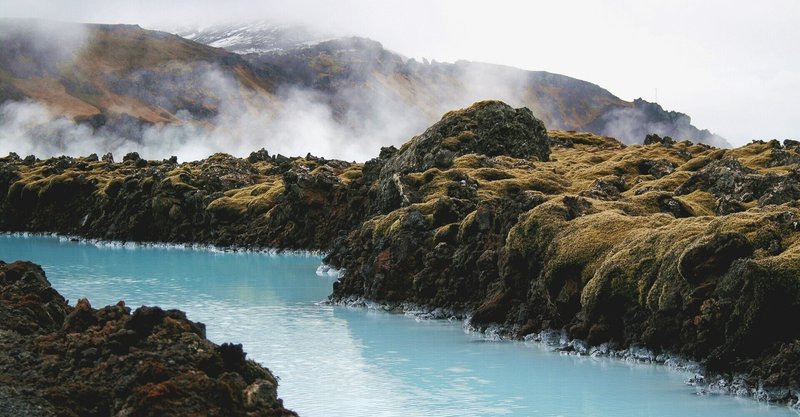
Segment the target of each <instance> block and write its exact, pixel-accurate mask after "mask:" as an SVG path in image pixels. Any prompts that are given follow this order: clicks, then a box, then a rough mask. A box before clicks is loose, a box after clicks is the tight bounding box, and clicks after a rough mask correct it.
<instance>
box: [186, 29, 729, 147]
mask: <svg viewBox="0 0 800 417" xmlns="http://www.w3.org/2000/svg"><path fill="white" fill-rule="evenodd" d="M191 36H192V37H193V39H195V40H197V41H199V42H205V43H208V44H211V45H214V46H221V47H224V48H225V49H227V50H229V51H233V52H242V51H249V52H254V51H255V49H254V48H253V44H254V40H257V39H258V40H261V41H262V42H265V45H268V47H266V48H264V49H262V50H261V51H255V52H257V53H255V54H252V55H250V56H248V57H247V59H248V60H250V61H251V62H253V63H255V64H256V65H263V64H271V65H274V66H276V67H277V68H280V69H282V70H287V71H288V74H287V75H288V76H289V77H290V79H291V80H292V82H294V83H300V84H302V85H304V86H308V87H313V88H315V89H317V90H320V91H325V92H329V93H332V101H334V102H335V103H344V102H347V101H353V100H347V98H349V97H350V96H352V95H353V94H354V93H355V94H356V95H357V96H358V98H359V99H360V100H361V101H360V103H364V102H365V101H366V102H368V103H370V104H363V105H361V106H359V105H358V104H359V103H355V105H354V106H353V107H355V108H356V110H357V109H358V108H359V107H371V106H372V105H374V104H376V103H372V102H374V101H375V100H370V99H371V98H372V97H371V96H373V95H376V96H377V97H380V98H384V99H387V98H388V99H390V100H391V102H392V103H397V102H400V103H405V104H407V105H410V107H412V108H413V109H415V110H419V111H420V112H421V113H422V114H424V115H426V116H427V121H428V123H425V124H424V125H427V124H429V123H431V122H433V121H435V120H436V118H437V116H438V115H439V114H442V113H444V112H445V111H447V110H449V109H451V108H455V107H462V106H465V105H468V104H470V103H473V102H475V101H478V100H483V99H500V100H504V101H506V102H509V103H511V104H513V105H518V106H526V107H529V108H530V109H531V110H533V112H534V114H536V115H537V116H538V117H540V118H541V119H542V120H543V121H544V122H545V124H546V125H547V126H548V127H549V128H551V129H566V130H581V131H590V132H593V133H597V134H602V135H609V136H613V137H615V138H617V139H620V140H621V141H623V142H625V143H641V141H642V140H643V139H644V137H645V136H646V135H647V134H649V133H656V134H659V135H667V136H675V137H676V138H680V139H690V140H694V141H699V142H704V143H709V144H712V145H715V146H730V144H728V143H727V141H725V139H724V138H722V137H720V136H718V135H714V134H712V133H710V132H708V131H705V130H700V129H697V128H695V127H694V126H692V125H691V119H690V118H689V116H687V115H685V114H683V113H678V112H671V111H669V112H668V111H665V110H664V109H662V108H661V107H660V106H658V104H656V103H648V102H646V101H644V100H642V99H637V100H634V101H633V102H627V101H624V100H621V99H619V98H618V97H616V96H614V95H613V94H611V93H610V92H609V91H607V90H605V89H603V88H601V87H599V86H597V85H595V84H592V83H589V82H586V81H582V80H578V79H575V78H571V77H567V76H563V75H559V74H553V73H548V72H545V71H525V70H520V69H517V68H512V67H505V66H501V65H492V64H484V63H476V62H468V61H458V62H456V63H455V64H443V63H436V62H435V61H434V62H433V63H430V62H427V61H425V62H423V63H419V62H417V61H415V60H413V59H411V60H408V59H405V58H403V57H402V56H400V55H398V54H395V53H393V52H391V51H388V50H386V49H384V48H383V47H382V45H381V44H380V43H378V42H375V41H371V40H369V39H363V38H342V39H335V40H331V41H326V42H319V41H318V39H320V38H322V37H321V36H319V35H314V34H312V33H311V32H310V31H303V30H301V29H299V28H297V27H293V28H289V29H287V30H285V31H283V30H281V28H280V27H275V26H270V25H269V24H268V23H264V22H261V23H260V24H255V25H250V26H241V25H240V26H236V29H234V30H231V27H230V26H218V27H211V28H206V29H204V30H199V31H195V32H192V33H191ZM286 39H291V40H292V41H293V44H294V45H295V47H294V48H290V46H291V45H292V43H289V42H286V41H285V40H286ZM278 45H281V47H278ZM343 97H344V98H343ZM377 104H381V103H377ZM341 107H342V106H339V107H336V106H335V108H339V109H341Z"/></svg>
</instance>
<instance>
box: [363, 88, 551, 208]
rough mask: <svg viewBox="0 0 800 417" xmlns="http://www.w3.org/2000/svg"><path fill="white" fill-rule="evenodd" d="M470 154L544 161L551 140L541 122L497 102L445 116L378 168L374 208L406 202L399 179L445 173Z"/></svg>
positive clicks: (480, 104)
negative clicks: (435, 170) (433, 171)
mask: <svg viewBox="0 0 800 417" xmlns="http://www.w3.org/2000/svg"><path fill="white" fill-rule="evenodd" d="M470 153H475V154H481V155H486V156H498V155H505V156H510V157H514V158H537V159H539V160H540V161H547V160H548V159H549V156H550V140H549V138H548V137H547V131H546V129H545V127H544V124H543V123H542V122H541V121H540V120H539V119H537V118H535V117H534V116H533V113H531V111H530V110H529V109H527V108H520V109H513V108H511V107H510V106H508V105H507V104H505V103H502V102H499V101H483V102H479V103H475V104H473V105H472V106H471V107H468V108H466V109H462V110H456V111H452V112H449V113H447V114H445V115H444V117H442V120H440V121H439V122H437V123H436V124H434V125H433V126H431V127H430V128H428V129H427V130H426V131H425V132H424V133H423V134H422V135H420V136H417V137H415V138H413V139H412V140H411V141H409V142H408V143H406V144H405V145H403V147H402V148H401V149H400V150H399V151H398V152H396V153H394V154H393V155H392V156H391V157H390V158H389V159H388V160H387V161H386V162H385V164H383V167H382V168H381V171H380V182H379V190H378V209H379V210H380V211H382V212H388V211H390V210H393V209H395V208H398V207H400V206H401V205H407V204H409V203H410V202H411V201H410V198H409V196H408V195H406V193H405V191H404V190H403V185H402V176H403V175H405V174H408V173H410V172H423V171H426V170H428V169H430V168H438V169H447V168H449V167H450V166H451V165H452V164H453V160H454V159H455V158H456V157H458V156H461V155H466V154H470Z"/></svg>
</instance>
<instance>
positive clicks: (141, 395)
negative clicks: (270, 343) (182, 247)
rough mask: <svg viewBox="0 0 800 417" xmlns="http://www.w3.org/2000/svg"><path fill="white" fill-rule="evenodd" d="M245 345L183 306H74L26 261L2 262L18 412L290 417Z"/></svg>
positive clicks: (5, 357) (7, 349)
mask: <svg viewBox="0 0 800 417" xmlns="http://www.w3.org/2000/svg"><path fill="white" fill-rule="evenodd" d="M277 386H278V384H277V381H276V379H275V377H274V376H273V375H272V374H271V373H270V372H269V370H268V369H266V368H263V367H262V366H260V365H258V364H257V363H255V362H253V361H251V360H247V359H245V354H244V352H242V346H241V345H229V344H223V345H221V346H218V345H215V344H214V343H211V342H209V341H208V340H207V339H206V338H205V327H204V326H203V325H202V324H201V323H194V322H191V321H189V320H187V319H186V315H185V314H184V313H183V312H181V311H177V310H168V311H164V310H162V309H160V308H158V307H141V308H139V309H137V310H136V311H134V312H133V313H131V312H130V309H129V308H128V307H126V306H125V304H124V303H123V302H120V303H118V304H117V305H115V306H107V307H103V308H101V309H94V308H92V307H91V306H90V305H89V302H88V301H87V300H85V299H82V300H80V301H78V303H77V305H76V306H75V307H71V306H69V305H68V304H67V303H66V301H65V300H64V298H63V297H62V296H61V295H59V294H58V292H56V291H55V290H54V289H53V288H52V287H50V283H49V282H48V281H47V279H46V278H45V275H44V272H43V271H42V269H41V268H40V267H39V266H37V265H34V264H32V263H28V262H15V263H12V264H5V263H2V262H0V404H2V409H3V410H2V411H3V412H2V413H0V414H2V415H14V416H82V417H83V416H120V417H122V416H130V417H133V416H165V415H171V416H195V415H204V416H294V415H295V414H294V413H293V412H291V411H289V410H286V409H285V408H283V405H282V401H281V400H280V399H279V398H278V396H277Z"/></svg>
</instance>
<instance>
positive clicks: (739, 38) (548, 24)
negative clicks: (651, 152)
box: [0, 0, 800, 145]
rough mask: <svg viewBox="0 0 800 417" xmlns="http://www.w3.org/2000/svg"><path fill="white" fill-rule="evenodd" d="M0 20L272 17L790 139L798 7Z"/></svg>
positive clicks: (137, 11) (40, 2) (673, 4)
mask: <svg viewBox="0 0 800 417" xmlns="http://www.w3.org/2000/svg"><path fill="white" fill-rule="evenodd" d="M0 16H7V17H37V18H47V19H56V20H66V21H81V22H96V23H137V24H140V25H141V26H143V27H158V26H164V25H177V24H185V23H189V24H191V23H213V22H215V21H219V20H252V19H261V18H267V19H275V20H288V21H294V22H295V23H306V24H309V25H311V26H316V27H320V28H322V29H324V30H327V31H332V32H338V33H343V34H353V35H360V36H366V37H370V38H373V39H375V40H378V41H380V42H381V43H383V45H384V46H385V47H387V48H389V49H391V50H393V51H395V52H398V53H401V54H403V55H405V56H409V57H417V58H420V57H426V58H428V59H436V60H438V61H445V62H453V61H455V60H458V59H467V60H472V61H483V62H490V63H496V64H504V65H511V66H515V67H519V68H524V69H529V70H544V71H550V72H555V73H560V74H565V75H569V76H572V77H575V78H579V79H583V80H586V81H590V82H593V83H595V84H598V85H600V86H601V87H604V88H606V89H608V90H609V91H611V92H612V93H613V94H615V95H617V96H619V97H620V98H623V99H625V100H632V99H634V98H637V97H642V98H645V99H647V100H650V101H653V100H655V91H656V88H657V89H658V102H659V103H660V104H661V105H662V106H664V107H665V108H666V109H668V110H677V111H681V112H684V113H687V114H689V115H690V116H692V121H693V123H694V124H695V125H696V126H698V127H700V128H706V129H709V130H711V131H712V132H715V133H718V134H720V135H722V136H724V137H726V138H728V140H729V141H731V142H732V143H733V144H734V145H740V144H743V143H746V142H748V141H749V140H751V139H772V138H776V139H785V138H794V139H800V123H797V122H798V120H797V119H800V117H798V115H799V114H800V0H763V1H760V2H754V1H738V0H729V1H718V0H703V1H699V0H694V1H691V0H670V1H630V0H616V1H591V0H581V1H577V0H576V1H569V0H565V1H548V2H540V1H511V0H493V1H491V2H490V1H485V0H484V1H465V0H461V1H456V0H440V1H436V0H427V1H426V0H403V1H398V0H383V1H367V0H345V1H336V2H334V1H321V0H299V1H298V0H294V1H275V0H260V1H256V0H228V1H218V2H212V1H207V0H191V1H190V0H176V1H165V0H140V1H113V0H84V1H78V0H61V1H56V0H52V1H44V0H26V1H18V0H0Z"/></svg>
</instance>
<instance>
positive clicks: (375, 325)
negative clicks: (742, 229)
mask: <svg viewBox="0 0 800 417" xmlns="http://www.w3.org/2000/svg"><path fill="white" fill-rule="evenodd" d="M0 259H2V260H4V261H6V262H11V261H13V260H17V259H24V260H31V261H33V262H36V263H38V264H41V265H42V266H43V268H44V269H45V271H46V273H47V276H48V279H49V280H50V282H51V283H52V284H53V286H54V287H55V288H56V289H57V290H58V291H59V292H61V294H63V295H64V297H66V298H67V299H69V300H70V304H73V305H74V304H75V301H76V300H77V299H78V298H82V297H87V298H88V299H89V300H90V302H91V303H92V305H93V306H95V307H100V306H102V305H106V304H113V303H116V302H117V301H118V300H120V299H124V300H125V302H126V303H127V304H128V305H129V306H131V307H133V308H135V307H137V306H139V305H142V304H147V305H159V306H162V307H164V308H178V309H181V310H185V311H186V312H187V313H188V315H189V318H190V319H192V320H194V321H201V322H204V323H206V325H207V330H208V337H209V338H210V339H211V340H213V341H215V342H217V343H222V342H233V343H242V344H244V348H245V351H246V352H248V357H250V358H252V359H255V360H257V361H259V362H261V363H263V364H266V365H267V366H268V367H269V368H270V369H271V370H272V371H273V372H274V373H275V374H276V375H278V377H279V378H280V388H279V394H280V396H281V397H282V398H283V399H284V402H285V405H286V406H287V407H288V408H291V409H294V410H295V411H297V412H298V413H300V415H301V416H320V417H338V416H554V417H555V416H575V417H578V416H651V417H670V416H682V417H686V416H698V417H699V416H702V417H707V416H731V417H736V416H794V417H797V416H798V414H796V413H794V412H792V411H791V410H789V409H788V408H785V407H775V406H768V405H765V404H759V403H757V402H755V401H752V400H748V399H740V398H734V397H728V396H698V395H696V390H695V388H693V387H690V386H687V385H686V384H684V383H683V381H684V380H686V379H687V378H688V377H689V375H687V374H685V373H682V372H678V371H674V370H669V369H667V368H665V367H662V366H654V365H641V364H630V363H626V362H623V361H618V360H612V359H607V358H587V357H575V356H564V355H560V354H557V353H553V352H551V351H549V350H548V349H547V348H545V347H542V346H541V345H538V344H534V343H523V342H512V341H489V340H487V339H486V338H484V337H482V336H480V335H477V334H474V333H468V332H465V331H464V330H463V328H462V326H461V324H460V323H450V322H447V321H419V320H415V319H413V318H409V317H405V316H402V315H393V314H386V313H381V312H376V311H369V310H362V309H353V308H346V307H334V306H327V305H320V304H319V303H318V302H319V301H321V300H323V299H325V297H327V295H328V294H329V293H330V291H331V285H332V282H333V281H332V279H331V278H324V277H318V276H317V275H316V274H315V269H316V267H317V266H318V265H319V263H320V257H318V256H311V255H268V254H255V253H219V252H212V251H206V250H192V249H175V248H172V249H168V248H156V247H138V248H131V247H109V246H94V245H90V244H82V243H73V242H68V241H63V240H59V239H57V238H49V237H17V236H8V235H3V236H0Z"/></svg>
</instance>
